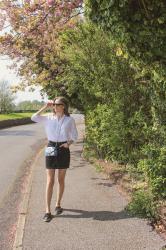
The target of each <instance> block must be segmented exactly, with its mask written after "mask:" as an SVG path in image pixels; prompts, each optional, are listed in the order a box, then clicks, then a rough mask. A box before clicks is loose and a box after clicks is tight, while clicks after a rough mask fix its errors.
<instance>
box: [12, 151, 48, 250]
mask: <svg viewBox="0 0 166 250" xmlns="http://www.w3.org/2000/svg"><path fill="white" fill-rule="evenodd" d="M42 151H43V148H42V149H41V150H40V151H39V153H38V154H37V155H36V157H35V160H34V162H33V164H32V165H31V171H30V174H29V177H28V183H27V187H26V190H25V193H24V197H23V201H22V203H21V208H20V212H19V218H18V223H17V229H16V234H15V239H14V244H13V248H12V249H13V250H22V249H23V245H22V243H23V236H24V226H25V222H26V215H27V212H28V205H29V199H30V194H31V189H32V180H33V175H34V169H35V166H36V162H37V161H38V159H39V158H40V156H41V153H42Z"/></svg>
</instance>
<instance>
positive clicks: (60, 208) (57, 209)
mask: <svg viewBox="0 0 166 250" xmlns="http://www.w3.org/2000/svg"><path fill="white" fill-rule="evenodd" d="M62 212H63V208H62V207H55V213H56V214H57V215H59V214H61V213H62Z"/></svg>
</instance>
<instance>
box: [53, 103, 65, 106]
mask: <svg viewBox="0 0 166 250" xmlns="http://www.w3.org/2000/svg"><path fill="white" fill-rule="evenodd" d="M61 105H63V103H58V104H57V103H53V106H61Z"/></svg>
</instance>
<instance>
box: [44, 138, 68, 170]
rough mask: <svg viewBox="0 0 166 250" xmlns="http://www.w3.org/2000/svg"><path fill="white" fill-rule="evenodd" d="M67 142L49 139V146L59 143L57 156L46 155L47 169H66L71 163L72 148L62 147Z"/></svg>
mask: <svg viewBox="0 0 166 250" xmlns="http://www.w3.org/2000/svg"><path fill="white" fill-rule="evenodd" d="M63 143H66V141H65V142H58V144H57V143H56V142H53V141H49V142H48V144H47V147H54V146H56V145H57V151H58V155H57V156H45V163H46V168H47V169H66V168H69V165H70V149H69V148H65V147H60V145H62V144H63Z"/></svg>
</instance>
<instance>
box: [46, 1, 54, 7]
mask: <svg viewBox="0 0 166 250" xmlns="http://www.w3.org/2000/svg"><path fill="white" fill-rule="evenodd" d="M54 3H55V0H47V4H48V5H49V6H52V5H54Z"/></svg>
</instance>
